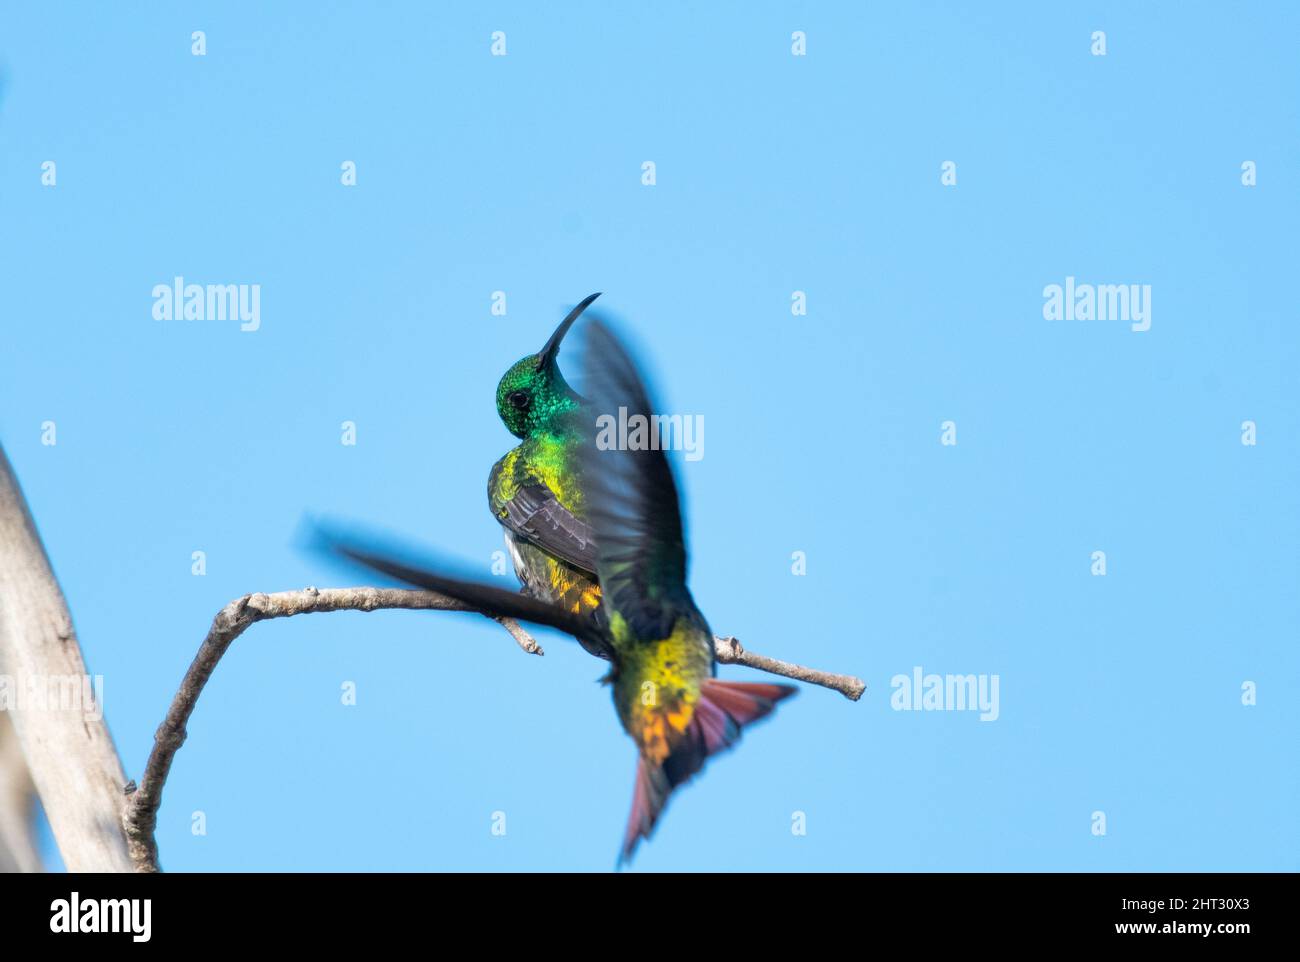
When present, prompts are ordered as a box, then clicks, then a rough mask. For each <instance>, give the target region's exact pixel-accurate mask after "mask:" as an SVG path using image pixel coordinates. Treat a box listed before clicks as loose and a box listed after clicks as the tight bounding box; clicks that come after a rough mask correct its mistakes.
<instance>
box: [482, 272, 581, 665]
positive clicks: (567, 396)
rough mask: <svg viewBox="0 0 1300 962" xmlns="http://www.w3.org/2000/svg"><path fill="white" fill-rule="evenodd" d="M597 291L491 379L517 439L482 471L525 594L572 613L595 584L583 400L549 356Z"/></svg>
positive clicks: (557, 349)
mask: <svg viewBox="0 0 1300 962" xmlns="http://www.w3.org/2000/svg"><path fill="white" fill-rule="evenodd" d="M599 296H600V293H599V292H597V293H595V294H592V295H590V296H589V297H587V298H586V299H585V300H583V301H582V303H580V304H579V305H578V306H577V307H575V308H574V309H573V310H572V311H570V312H569V314H568V316H567V317H565V319H564V320H563V321H561V322H560V325H559V327H557V328H556V329H555V332H554V333H553V334H552V335H551V336H550V339H549V340H547V342H546V344H545V345H543V346H542V349H541V350H540V351H538V352H537V353H536V354H529V355H528V356H526V357H524V358H521V359H520V360H519V361H516V362H515V363H514V364H513V365H511V367H510V370H508V371H506V373H505V374H504V375H503V376H502V378H501V380H500V382H499V383H498V384H497V414H499V415H500V417H501V420H502V422H503V423H504V424H505V426H506V428H507V429H508V430H509V431H510V433H511V434H513V435H514V436H515V437H517V438H519V439H520V443H519V444H518V445H516V446H515V447H514V448H513V449H512V450H511V451H510V452H509V453H508V454H506V456H505V457H503V458H502V459H501V460H500V461H498V462H497V463H496V464H494V465H492V472H491V474H489V475H488V504H489V505H490V507H491V509H492V514H493V516H494V517H495V518H496V519H497V520H498V521H499V522H501V526H502V528H504V529H505V539H506V547H507V548H508V549H509V550H510V556H511V559H512V560H513V561H514V566H515V575H516V576H517V577H518V578H519V581H520V583H521V584H522V585H523V590H524V592H525V593H526V594H528V595H530V596H531V597H533V598H537V599H539V600H541V601H549V602H551V603H552V604H556V605H560V606H561V607H563V608H564V609H565V610H567V611H570V612H572V613H574V614H585V613H589V612H592V611H595V610H596V608H597V606H598V605H599V604H600V586H599V584H598V583H597V580H596V546H595V543H594V539H593V537H592V534H591V528H590V525H588V523H587V521H586V520H585V516H586V503H585V501H586V499H585V497H584V493H583V487H582V479H581V465H580V464H579V461H578V448H579V446H580V444H581V440H582V415H581V413H580V412H581V409H582V405H583V403H584V401H583V399H582V398H581V397H580V396H579V395H578V394H577V393H575V392H574V390H573V389H572V388H571V387H569V385H568V383H567V382H566V381H565V380H564V375H562V374H561V373H560V368H559V364H558V363H557V361H556V359H557V357H558V355H559V353H560V342H561V341H563V340H564V336H565V334H567V333H568V332H569V328H571V327H572V326H573V322H574V321H576V320H577V319H578V317H579V316H580V315H581V314H582V312H583V311H585V310H586V309H587V307H588V305H590V304H591V302H592V301H594V300H595V299H596V298H597V297H599ZM583 645H584V647H586V643H585V642H583ZM588 650H591V649H590V648H588ZM592 654H601V653H600V652H598V651H593V652H592ZM602 657H603V656H602Z"/></svg>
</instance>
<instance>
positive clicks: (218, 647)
mask: <svg viewBox="0 0 1300 962" xmlns="http://www.w3.org/2000/svg"><path fill="white" fill-rule="evenodd" d="M392 608H404V609H412V610H421V611H428V610H433V611H474V610H477V609H473V608H470V607H468V606H467V605H464V604H462V603H461V602H459V601H457V600H455V599H454V598H448V597H447V596H445V595H440V594H438V593H437V592H433V591H417V590H410V589H403V588H323V589H317V588H306V589H303V590H301V591H279V592H276V593H274V594H261V593H260V592H259V593H258V594H252V595H244V596H243V597H242V598H237V599H235V600H234V601H232V602H231V603H230V604H228V605H226V607H224V608H222V609H221V610H220V611H219V612H217V616H216V617H215V618H214V619H212V628H211V629H209V631H208V635H207V637H206V638H204V639H203V644H202V645H201V646H200V647H199V653H198V654H197V655H195V656H194V661H193V662H192V663H191V664H190V667H189V670H188V671H186V672H185V678H184V679H183V680H182V681H181V687H180V689H179V690H178V691H177V692H176V697H175V698H173V699H172V703H171V707H170V708H168V710H167V717H166V718H165V719H164V720H163V723H162V724H161V725H160V726H159V727H158V731H157V733H156V734H155V735H154V747H153V751H151V752H150V753H149V760H148V761H147V762H146V763H145V771H144V777H143V778H141V780H140V786H139V788H138V789H136V790H135V791H134V792H133V793H132V794H131V796H130V799H129V800H128V802H127V805H126V812H125V814H124V816H123V819H122V822H123V826H124V827H125V830H126V837H127V844H128V850H129V852H130V856H131V861H132V862H133V863H134V864H135V867H136V871H140V872H157V871H158V870H159V866H158V844H157V841H156V840H155V838H154V830H155V829H156V827H157V824H158V807H159V806H160V805H161V804H162V791H163V786H164V784H166V782H167V775H168V773H169V772H170V771H171V767H172V760H173V759H174V758H175V757H176V752H177V751H178V750H179V749H180V747H181V745H183V744H184V743H185V736H186V731H185V725H186V723H187V722H188V721H189V718H190V715H191V714H192V713H193V711H194V706H195V705H196V704H197V703H198V700H199V695H200V694H202V692H203V686H204V685H206V684H207V682H208V679H209V678H210V677H211V676H212V671H213V669H215V668H216V667H217V662H219V661H220V660H221V656H222V655H224V654H225V653H226V649H228V648H229V647H230V644H231V642H233V641H234V640H235V639H236V638H238V637H239V636H240V635H241V634H243V633H244V631H245V630H246V629H247V628H248V627H249V625H252V624H253V623H254V622H258V621H266V620H267V619H270V618H287V617H291V616H293V615H305V614H313V613H316V612H325V611H378V610H380V609H392ZM483 614H485V616H486V617H488V618H491V619H492V620H494V621H497V622H499V623H500V624H501V625H503V626H504V627H505V629H506V631H508V632H510V635H511V637H513V638H514V639H515V642H516V643H517V644H518V645H519V647H520V648H521V649H522V650H523V651H525V652H527V653H529V654H535V655H540V654H542V649H541V646H540V645H538V644H537V642H536V641H535V640H534V639H533V637H532V636H531V635H530V634H528V632H527V631H525V630H524V629H523V628H521V627H520V626H519V623H518V622H516V621H515V620H514V619H513V618H505V617H501V616H499V615H493V614H490V613H486V612H484V613H483ZM714 649H715V652H716V656H717V659H718V661H720V662H723V663H726V664H735V665H745V666H747V667H750V668H757V669H759V670H760V671H767V672H772V673H773V674H777V675H784V676H785V677H787V678H795V679H798V680H800V681H806V682H809V683H811V684H814V685H822V686H823V687H826V688H831V689H834V690H835V691H838V692H840V693H842V694H843V695H845V696H846V697H848V698H850V699H852V700H854V701H856V700H857V699H858V698H860V697H861V696H862V692H863V691H864V690H865V689H866V687H867V686H866V685H864V684H863V683H862V681H861V680H859V679H857V678H853V677H851V676H848V675H835V674H831V673H829V672H824V671H818V670H817V669H815V668H805V667H804V666H802V665H793V664H790V663H788V662H784V661H778V660H777V659H775V658H768V657H766V656H764V655H757V654H754V653H752V652H749V651H746V650H745V649H744V648H742V647H741V644H740V642H739V641H737V640H736V639H735V638H717V637H715V638H714Z"/></svg>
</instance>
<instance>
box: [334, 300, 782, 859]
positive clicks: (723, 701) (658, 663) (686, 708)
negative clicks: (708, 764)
mask: <svg viewBox="0 0 1300 962" xmlns="http://www.w3.org/2000/svg"><path fill="white" fill-rule="evenodd" d="M588 329H589V330H588V350H587V358H586V364H585V369H584V374H585V377H586V382H587V385H586V387H587V390H588V392H589V400H588V401H587V402H586V404H584V405H583V406H582V408H581V410H582V411H584V412H585V413H584V415H583V416H582V420H583V422H585V423H581V424H580V425H579V429H578V430H579V440H578V442H577V445H576V448H575V449H574V453H575V454H576V457H577V463H578V465H579V467H580V470H581V472H582V476H583V484H584V498H585V505H586V516H587V518H588V523H589V526H590V533H591V535H592V540H593V543H594V544H595V545H596V556H595V569H596V573H597V575H598V578H599V582H600V585H601V588H602V591H603V596H602V599H601V610H602V612H603V617H601V618H594V617H592V615H591V614H590V613H583V612H574V611H572V610H569V609H566V608H562V607H559V606H556V605H554V604H552V603H550V602H547V601H543V600H540V599H536V598H532V597H528V596H525V595H521V594H515V593H512V592H509V591H505V590H502V589H501V588H497V587H493V586H491V585H486V584H481V583H479V582H475V581H470V580H466V579H462V578H457V577H453V576H450V575H447V574H443V573H439V572H435V571H431V570H428V569H427V568H422V567H415V566H412V565H408V564H406V563H404V562H401V561H398V560H395V559H393V558H391V557H386V556H384V555H382V554H380V553H378V552H375V551H373V550H371V549H370V548H367V547H363V546H362V545H361V544H359V543H358V542H355V541H350V540H349V539H347V538H345V537H330V536H328V535H327V536H326V539H325V545H326V546H327V547H328V548H329V549H330V550H332V551H335V552H337V553H340V554H342V555H344V556H346V557H348V558H351V559H352V560H354V561H357V562H360V563H361V564H363V565H366V566H368V567H370V568H372V569H375V570H377V571H380V572H383V573H384V574H387V575H389V576H391V577H394V578H397V579H399V580H401V581H404V582H407V583H408V584H412V585H417V586H419V587H423V588H427V589H431V590H434V591H439V592H442V593H443V594H447V595H451V596H452V597H455V598H458V599H460V600H461V601H463V602H465V603H467V604H469V605H472V606H473V607H475V608H478V609H481V610H484V611H489V612H492V613H495V614H502V615H508V616H511V617H514V618H520V619H523V620H526V621H531V622H536V623H539V624H543V625H549V626H551V627H554V628H558V629H560V630H561V631H565V632H568V633H569V634H571V635H573V636H574V637H576V638H577V639H578V640H579V641H581V642H583V643H584V645H585V646H586V647H587V648H588V649H589V650H594V651H598V652H599V653H601V654H602V655H603V657H606V658H608V659H609V660H610V661H611V662H612V666H611V668H610V672H609V674H608V675H607V676H606V679H605V680H606V681H607V682H609V683H611V684H612V688H613V697H614V707H615V709H616V711H617V713H618V718H619V721H620V722H621V724H622V726H623V729H624V731H626V732H627V733H628V735H629V736H630V737H631V738H632V741H633V742H634V743H635V744H636V747H637V771H636V784H635V788H634V791H633V794H632V812H631V815H630V816H629V818H628V823H627V829H626V831H625V833H624V837H623V844H622V848H621V853H620V856H619V863H620V864H621V863H622V862H624V861H626V860H627V859H628V858H630V857H631V856H632V853H633V851H634V850H635V849H636V846H637V844H638V843H639V842H640V840H641V839H643V838H649V836H650V834H651V832H653V830H654V828H655V825H656V823H657V822H658V820H659V817H660V815H661V814H662V812H663V809H664V806H665V804H666V803H667V801H668V798H669V796H670V794H671V793H672V792H673V790H674V789H676V788H677V787H679V786H680V785H682V784H683V783H685V782H686V781H688V780H689V779H690V778H691V776H693V775H694V774H695V773H696V772H698V771H700V769H701V768H703V766H704V763H705V761H706V760H707V759H708V758H709V757H710V756H711V755H714V754H716V753H718V752H721V751H723V750H724V749H726V748H729V747H730V746H731V745H733V744H734V743H735V742H736V741H737V740H738V739H739V738H740V733H741V729H742V728H743V727H744V726H746V725H748V724H750V723H751V722H754V721H757V720H758V719H760V718H762V717H764V716H765V715H767V714H768V713H770V712H771V711H772V710H773V708H774V707H775V705H776V703H777V702H778V701H780V700H781V699H783V698H786V697H787V696H789V695H792V694H793V693H794V691H795V689H794V688H793V687H792V686H789V685H770V684H757V683H747V682H733V681H721V680H720V679H718V678H716V677H714V675H715V672H716V663H715V661H714V649H713V633H712V632H711V631H710V630H709V625H708V622H707V621H705V618H704V615H703V614H702V613H701V612H700V610H699V608H697V607H696V605H695V601H694V599H692V597H691V593H690V590H689V589H688V588H687V586H686V548H685V543H684V536H683V528H682V517H681V508H680V505H679V502H678V495H677V486H676V483H675V482H674V480H673V473H672V469H671V467H670V465H669V463H668V459H667V458H666V457H665V455H664V453H663V451H662V450H659V449H657V448H653V449H651V448H642V449H632V450H629V449H620V448H618V447H617V446H610V445H606V444H598V443H597V441H596V437H597V435H596V430H595V425H596V421H597V417H598V416H599V414H600V413H601V412H604V413H612V412H614V411H617V410H618V408H619V407H625V408H627V411H628V415H629V419H630V418H631V417H632V416H635V415H638V414H639V415H642V416H644V417H646V418H649V417H650V416H652V411H653V408H652V407H651V404H650V401H649V397H648V394H647V392H646V389H645V387H644V385H643V384H642V381H641V378H640V376H639V375H638V374H637V370H636V367H635V366H634V364H633V362H632V360H631V358H630V356H629V355H628V353H627V351H626V349H625V348H624V347H623V345H622V344H621V343H620V342H619V340H618V339H617V338H615V336H614V335H613V334H612V333H611V332H610V331H609V329H608V328H607V327H605V325H604V324H602V323H601V322H599V321H592V322H591V323H590V324H589V325H588Z"/></svg>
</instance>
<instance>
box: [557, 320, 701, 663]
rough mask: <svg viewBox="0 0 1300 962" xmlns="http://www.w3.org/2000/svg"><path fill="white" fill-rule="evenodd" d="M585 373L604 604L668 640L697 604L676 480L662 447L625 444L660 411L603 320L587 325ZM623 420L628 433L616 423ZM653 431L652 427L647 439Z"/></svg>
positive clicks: (590, 487)
mask: <svg viewBox="0 0 1300 962" xmlns="http://www.w3.org/2000/svg"><path fill="white" fill-rule="evenodd" d="M585 377H586V392H587V396H588V399H589V404H588V405H587V406H586V407H585V408H584V412H583V413H584V416H585V418H586V421H587V423H586V424H585V426H584V427H585V430H586V431H587V432H589V433H588V436H587V437H586V439H585V443H584V444H583V446H582V455H581V456H582V459H583V477H584V480H585V483H586V487H587V500H586V504H587V519H588V521H589V523H590V524H591V528H592V531H593V533H594V536H595V540H596V545H597V553H596V573H597V575H598V577H599V579H600V585H601V591H602V592H603V595H604V604H605V605H606V606H607V607H609V608H611V609H612V610H613V611H614V612H617V613H618V614H620V615H621V616H622V617H623V618H624V620H626V621H627V622H628V624H629V625H630V626H631V627H632V629H633V632H634V633H635V635H636V636H637V637H638V638H643V639H652V638H653V639H662V638H666V637H668V635H669V634H670V633H671V631H672V626H673V623H674V622H675V621H676V619H677V617H678V616H679V615H680V614H682V612H683V609H684V608H690V609H693V608H694V603H693V602H692V601H691V598H690V592H689V591H688V590H687V588H686V548H685V544H684V538H683V532H682V515H681V508H680V506H679V503H678V497H677V485H676V483H675V482H674V480H673V472H672V468H671V466H670V465H669V463H668V459H667V457H665V455H664V452H663V451H662V450H660V449H659V448H658V446H657V445H656V446H653V447H651V446H650V445H649V444H645V445H635V446H634V445H632V444H620V443H619V442H620V440H629V441H633V440H635V426H636V425H637V424H638V423H643V424H645V425H647V426H648V425H649V423H650V421H649V419H650V418H653V417H654V416H655V412H654V408H653V406H652V405H651V403H650V398H649V392H648V391H647V390H646V387H645V384H644V383H642V381H641V377H640V375H639V374H638V373H637V369H636V365H635V364H634V363H633V361H632V358H631V356H630V355H629V354H628V352H627V350H626V348H624V346H623V345H622V344H621V343H620V342H619V340H618V339H617V338H616V337H615V336H614V334H613V333H612V332H611V331H610V330H609V328H608V327H606V326H605V325H604V324H603V323H601V322H600V321H591V322H590V323H589V324H588V325H587V352H586V369H585ZM620 409H622V410H620ZM638 417H639V418H642V419H645V420H644V421H641V422H638V421H637V420H636V419H637V418H638ZM623 419H625V420H626V423H627V425H628V426H629V430H628V432H627V434H628V437H627V438H626V439H620V438H619V436H618V433H619V432H618V431H617V430H616V429H615V428H616V426H617V425H618V424H619V423H620V421H621V420H623ZM650 437H651V434H650V432H649V430H648V427H647V430H646V431H645V432H643V433H642V434H641V440H644V441H647V442H648V441H649V439H650Z"/></svg>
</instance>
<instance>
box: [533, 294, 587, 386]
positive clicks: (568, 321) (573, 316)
mask: <svg viewBox="0 0 1300 962" xmlns="http://www.w3.org/2000/svg"><path fill="white" fill-rule="evenodd" d="M598 297H600V291H597V292H596V293H595V294H588V295H587V296H586V297H584V298H583V299H582V303H580V304H579V305H578V306H577V307H575V308H574V309H573V310H571V311H569V316H568V317H566V318H565V319H564V320H562V321H560V326H559V327H557V328H556V329H555V333H554V334H552V335H551V337H550V340H548V341H547V342H546V344H545V345H543V347H542V349H541V350H540V351H539V352H538V354H537V370H539V371H540V370H541V369H542V368H544V367H546V366H547V365H548V364H550V363H551V362H552V361H554V360H555V356H556V355H557V354H559V353H560V342H561V341H562V340H564V335H565V334H568V333H569V328H571V327H573V322H574V321H576V320H577V319H578V318H579V317H580V316H581V315H582V312H583V311H585V310H586V309H587V308H588V307H589V306H590V305H591V302H592V301H594V300H595V299H596V298H598Z"/></svg>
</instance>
